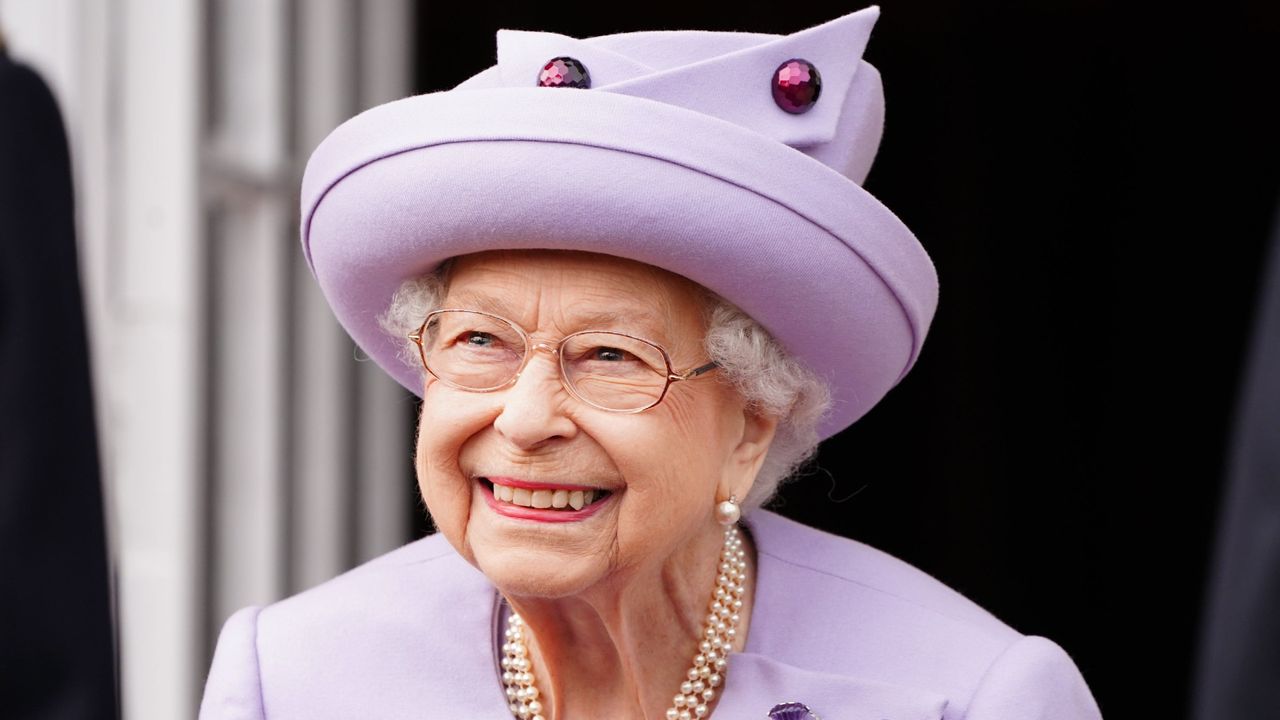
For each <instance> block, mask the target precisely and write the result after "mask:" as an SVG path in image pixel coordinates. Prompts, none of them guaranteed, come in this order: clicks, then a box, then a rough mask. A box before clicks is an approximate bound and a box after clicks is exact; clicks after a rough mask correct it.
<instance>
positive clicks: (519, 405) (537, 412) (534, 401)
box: [493, 343, 578, 450]
mask: <svg viewBox="0 0 1280 720" xmlns="http://www.w3.org/2000/svg"><path fill="white" fill-rule="evenodd" d="M533 350H534V352H533V355H532V356H531V357H530V358H529V362H528V363H526V364H525V367H524V370H522V371H521V372H520V377H518V378H517V379H516V381H515V383H514V384H513V385H511V387H509V388H507V389H506V390H504V391H502V393H501V402H502V410H501V412H499V413H498V417H497V418H495V419H494V421H493V427H494V429H496V430H497V431H498V434H500V435H502V437H504V438H505V439H506V440H507V441H508V442H510V443H511V444H512V445H515V446H516V447H518V448H520V449H521V450H536V449H537V448H540V447H542V446H543V445H546V444H547V443H549V442H552V441H554V440H556V439H563V438H570V437H573V436H574V435H575V434H576V433H577V429H578V426H577V425H575V424H574V422H573V420H572V419H571V418H570V417H569V416H568V415H566V414H565V412H564V410H565V407H566V406H567V405H568V403H569V395H568V392H567V391H566V390H565V388H564V385H563V384H561V382H560V366H559V358H558V357H557V356H556V354H555V348H554V347H551V346H548V345H546V344H544V343H538V344H536V345H534V347H533ZM538 350H542V351H544V352H545V353H546V355H545V356H544V355H543V353H539V352H537V351H538Z"/></svg>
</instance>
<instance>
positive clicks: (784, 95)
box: [771, 58, 822, 115]
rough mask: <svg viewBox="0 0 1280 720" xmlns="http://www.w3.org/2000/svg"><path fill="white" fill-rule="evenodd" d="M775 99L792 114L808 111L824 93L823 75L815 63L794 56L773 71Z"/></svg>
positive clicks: (772, 86) (779, 105)
mask: <svg viewBox="0 0 1280 720" xmlns="http://www.w3.org/2000/svg"><path fill="white" fill-rule="evenodd" d="M771 89H772V90H773V101H774V102H776V103H778V107H780V108H782V109H783V110H786V111H787V112H789V113H791V114H792V115H799V114H800V113H803V112H808V111H809V109H810V108H812V107H813V105H814V103H816V102H818V96H819V95H821V94H822V76H821V75H819V74H818V68H816V67H814V65H813V63H811V62H809V61H808V60H802V59H800V58H792V59H790V60H788V61H786V62H784V63H782V64H781V65H779V66H778V69H777V70H774V71H773V83H772V85H771Z"/></svg>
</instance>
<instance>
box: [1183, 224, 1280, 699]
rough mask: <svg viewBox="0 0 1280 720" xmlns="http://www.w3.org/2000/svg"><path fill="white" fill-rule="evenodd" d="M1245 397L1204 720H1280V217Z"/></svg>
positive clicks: (1208, 629)
mask: <svg viewBox="0 0 1280 720" xmlns="http://www.w3.org/2000/svg"><path fill="white" fill-rule="evenodd" d="M1260 297H1261V303H1260V304H1259V306H1258V314H1257V316H1256V326H1255V330H1254V338H1253V346H1252V348H1251V349H1250V354H1249V359H1248V367H1247V368H1246V375H1245V380H1244V384H1243V386H1242V388H1241V390H1242V392H1241V394H1240V400H1239V408H1238V413H1239V414H1238V417H1237V421H1236V422H1237V426H1236V430H1235V438H1234V442H1233V447H1232V455H1231V462H1230V466H1229V468H1228V472H1229V479H1228V485H1227V489H1226V497H1225V500H1224V503H1223V507H1222V520H1221V523H1222V524H1221V527H1220V529H1219V532H1218V548H1217V558H1216V562H1215V564H1214V569H1213V573H1212V577H1211V580H1210V583H1211V584H1210V597H1209V606H1208V613H1207V614H1206V616H1205V622H1204V634H1203V639H1202V641H1201V650H1200V658H1199V660H1200V668H1199V671H1200V677H1199V681H1200V682H1199V687H1198V689H1197V697H1196V705H1195V710H1196V715H1195V717H1196V718H1197V720H1219V718H1240V719H1241V720H1243V719H1244V718H1280V215H1278V216H1277V226H1276V228H1275V230H1274V231H1273V234H1272V238H1271V253H1270V263H1269V266H1268V269H1267V272H1266V275H1265V276H1264V277H1263V285H1262V288H1261V293H1260Z"/></svg>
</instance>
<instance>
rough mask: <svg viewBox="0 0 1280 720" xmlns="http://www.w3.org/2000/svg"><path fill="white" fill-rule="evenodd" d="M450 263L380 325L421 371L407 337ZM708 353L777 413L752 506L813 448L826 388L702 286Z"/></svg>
mask: <svg viewBox="0 0 1280 720" xmlns="http://www.w3.org/2000/svg"><path fill="white" fill-rule="evenodd" d="M450 265H451V263H449V262H445V263H444V264H442V265H441V266H440V267H439V268H438V269H437V270H436V271H435V272H432V273H430V274H427V275H424V276H421V277H417V278H411V279H409V280H406V281H405V282H404V283H402V284H401V285H400V288H399V289H398V290H397V291H396V293H395V296H394V297H393V298H392V300H391V305H390V307H389V308H388V309H387V311H386V313H384V314H383V315H382V317H381V318H379V321H380V323H381V325H382V328H383V329H384V330H385V331H387V332H388V333H390V334H391V335H392V336H394V337H396V338H398V339H400V340H402V341H403V342H404V345H403V349H402V352H401V357H402V359H403V360H404V362H406V363H409V364H410V365H411V366H413V367H416V368H418V370H419V371H422V372H425V370H423V368H422V363H421V361H420V360H419V358H418V350H417V346H416V345H414V343H413V341H412V340H408V339H407V338H406V336H407V335H408V334H409V333H411V332H413V331H414V330H416V329H418V326H419V325H421V324H422V319H423V318H424V317H426V316H427V313H429V312H431V311H432V310H437V309H439V308H440V307H441V302H442V301H443V300H444V296H445V291H446V290H447V287H448V271H449V267H450ZM704 293H705V297H706V302H705V303H704V307H705V312H706V318H707V334H706V338H705V340H704V345H705V348H706V351H707V355H708V357H709V358H710V359H711V360H713V361H715V362H716V363H717V364H718V365H719V366H720V372H719V373H717V376H718V377H719V378H720V380H721V381H722V382H729V383H731V384H732V385H733V387H734V388H735V389H736V390H737V391H738V393H739V394H741V396H742V398H743V399H744V400H745V401H746V403H747V405H748V406H749V407H751V408H753V409H755V410H756V411H758V412H763V413H766V414H769V415H772V416H774V417H777V418H778V427H777V431H776V432H775V434H774V438H773V444H772V445H770V447H769V452H768V454H767V455H766V456H765V459H764V463H763V464H762V465H761V467H760V472H759V474H758V475H757V476H756V481H755V484H754V485H753V486H752V488H751V492H750V493H749V494H748V495H747V497H746V498H744V499H743V501H742V502H743V505H744V506H745V507H759V506H761V505H764V504H765V503H766V502H768V501H769V500H770V499H772V498H773V496H774V494H775V493H776V492H777V490H778V487H779V486H780V485H781V484H782V482H783V481H784V480H786V479H788V478H789V477H791V476H792V475H793V474H795V473H796V471H797V470H798V469H799V468H800V467H801V466H802V465H803V464H804V463H805V462H806V461H807V460H809V459H810V458H811V457H812V456H813V454H814V452H815V451H816V450H817V448H818V423H819V421H820V420H821V419H822V417H823V415H824V414H826V412H827V410H828V409H829V408H830V407H831V392H830V390H829V388H828V387H827V385H826V383H824V382H823V381H822V380H821V379H820V378H819V377H818V376H817V375H815V374H813V373H812V372H810V371H809V370H808V369H807V368H805V367H804V366H803V365H801V364H800V363H798V362H796V361H795V360H794V359H793V358H792V357H791V356H790V355H788V354H787V352H786V351H785V350H784V349H783V348H782V346H781V345H780V344H779V343H778V342H777V341H776V340H774V339H773V336H772V335H770V334H769V332H768V331H767V330H765V329H764V328H763V327H761V325H760V324H759V323H757V322H756V321H755V320H753V319H752V318H751V317H750V316H748V315H747V314H746V313H744V312H742V311H741V310H739V309H738V308H737V307H735V306H734V305H733V304H731V303H730V302H729V301H727V300H725V299H724V298H722V297H720V296H719V295H717V294H715V293H713V292H711V291H710V290H705V289H704Z"/></svg>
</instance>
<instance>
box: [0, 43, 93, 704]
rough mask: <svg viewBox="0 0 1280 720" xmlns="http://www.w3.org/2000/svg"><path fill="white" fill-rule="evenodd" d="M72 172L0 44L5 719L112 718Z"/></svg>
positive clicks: (37, 100)
mask: <svg viewBox="0 0 1280 720" xmlns="http://www.w3.org/2000/svg"><path fill="white" fill-rule="evenodd" d="M94 431H95V429H94V420H93V403H92V399H91V395H90V384H89V356H88V347H87V343H86V340H85V322H84V310H83V305H82V302H81V297H80V281H79V275H78V268H77V264H76V239H75V214H74V210H73V200H72V189H71V165H70V160H69V158H68V152H67V142H66V136H65V133H64V131H63V126H62V118H61V116H60V115H59V113H58V108H57V106H56V104H55V103H54V99H53V95H52V94H51V93H50V92H49V89H48V87H47V86H46V85H45V84H44V82H43V81H41V80H40V78H39V77H38V76H36V74H35V73H33V72H32V71H31V70H30V69H28V68H26V67H24V66H22V65H18V64H15V63H14V62H13V61H11V60H10V59H9V57H8V55H7V54H6V53H5V51H4V48H3V41H2V40H0V716H3V717H4V718H7V719H10V720H18V719H19V718H21V719H23V720H25V719H27V718H33V719H34V718H40V720H63V719H66V720H70V719H72V718H75V719H76V720H84V719H86V718H95V719H96V718H115V717H117V703H116V690H115V670H114V659H113V658H114V652H113V649H112V648H113V642H112V632H111V611H110V603H109V597H110V595H109V590H108V581H107V552H106V539H105V533H104V527H103V511H102V489H101V483H100V481H99V472H98V445H97V440H96V438H95V435H94Z"/></svg>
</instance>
